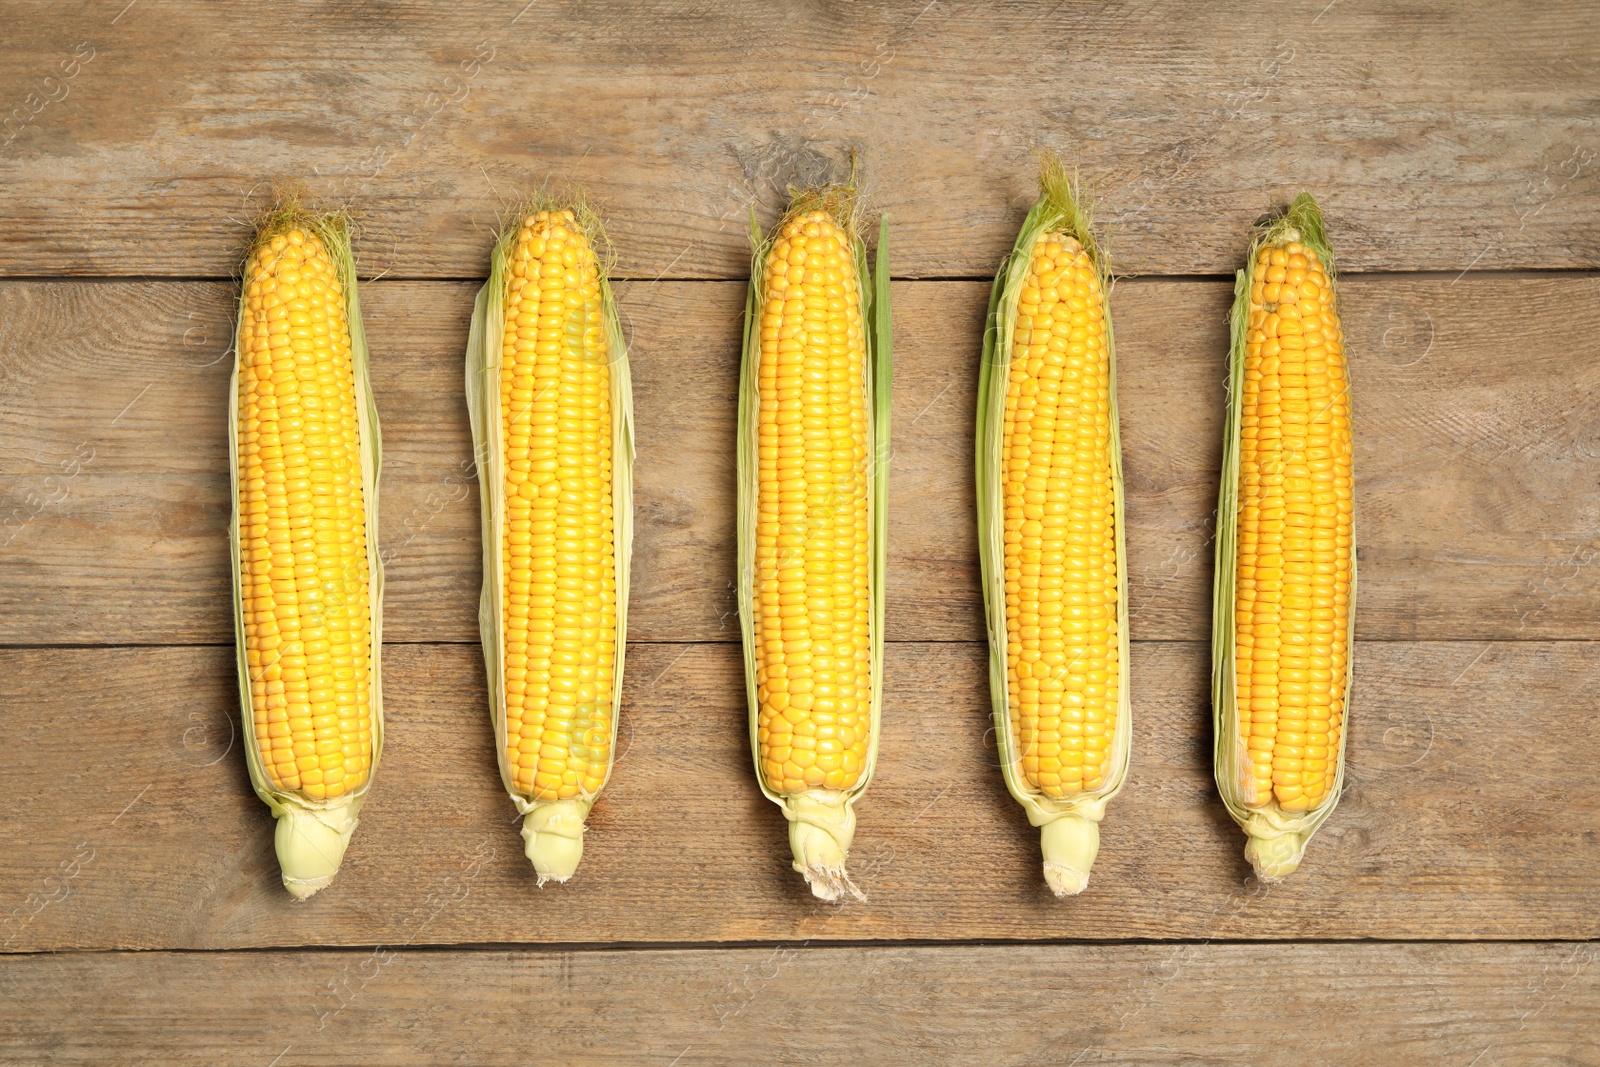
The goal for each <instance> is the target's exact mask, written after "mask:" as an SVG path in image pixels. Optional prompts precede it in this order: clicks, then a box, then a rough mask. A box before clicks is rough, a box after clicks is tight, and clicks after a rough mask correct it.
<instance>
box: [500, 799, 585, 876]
mask: <svg viewBox="0 0 1600 1067" xmlns="http://www.w3.org/2000/svg"><path fill="white" fill-rule="evenodd" d="M593 806H594V798H593V797H573V798H571V799H569V800H552V801H544V802H519V803H518V805H517V807H518V809H519V810H521V812H522V814H523V815H524V816H525V818H524V819H523V820H522V841H523V851H524V852H526V853H527V855H528V859H529V860H531V861H532V862H533V869H534V871H536V872H537V873H538V875H539V885H540V886H541V887H542V886H543V885H544V884H545V883H546V882H557V883H560V882H565V881H566V880H567V879H568V878H571V877H572V876H573V875H574V874H576V873H577V871H578V861H579V860H581V859H583V834H584V830H585V829H586V828H585V826H584V820H586V819H587V818H588V817H589V809H590V808H591V807H593Z"/></svg>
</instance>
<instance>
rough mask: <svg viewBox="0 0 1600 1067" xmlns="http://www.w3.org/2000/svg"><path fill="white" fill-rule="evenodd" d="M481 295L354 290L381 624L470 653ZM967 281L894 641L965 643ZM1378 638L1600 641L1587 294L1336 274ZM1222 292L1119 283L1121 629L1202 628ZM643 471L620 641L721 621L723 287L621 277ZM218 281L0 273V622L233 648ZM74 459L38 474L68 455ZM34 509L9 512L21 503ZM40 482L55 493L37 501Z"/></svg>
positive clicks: (725, 579) (100, 638) (1592, 345)
mask: <svg viewBox="0 0 1600 1067" xmlns="http://www.w3.org/2000/svg"><path fill="white" fill-rule="evenodd" d="M474 291H475V287H474V286H473V285H469V284H460V283H417V282H405V283H390V282H379V283H377V284H373V285H369V286H367V288H366V291H365V293H364V295H363V303H364V307H365V313H366V317H367V320H368V322H369V335H370V341H371V345H372V349H373V353H374V355H373V373H374V377H375V381H376V390H377V397H378V404H379V411H380V415H381V416H382V418H383V430H384V446H385V451H384V484H383V499H382V522H383V542H382V543H383V551H384V553H385V556H386V557H387V558H388V559H389V560H390V564H389V579H390V584H389V588H388V596H387V600H386V607H387V610H386V613H385V627H384V628H385V636H386V637H387V638H388V639H389V640H391V641H397V642H412V641H476V640H477V614H476V611H477V596H478V585H479V581H480V571H479V564H480V559H481V555H480V553H479V551H478V536H479V534H478V497H477V489H476V485H475V483H474V482H473V481H472V474H471V464H470V457H471V445H470V442H469V440H468V437H467V415H466V401H465V398H464V396H463V392H462V354H463V352H464V349H465V346H466V328H467V319H468V317H469V315H470V311H471V304H472V296H473V292H474ZM987 293H988V287H987V286H986V285H985V284H983V283H978V282H918V283H911V282H908V283H901V284H899V285H897V286H896V287H895V300H896V303H895V320H896V333H897V336H896V346H897V347H896V355H897V366H896V377H895V403H894V420H895V421H894V461H893V465H892V469H891V492H892V494H893V495H892V499H891V508H892V510H891V513H890V516H891V517H890V523H891V526H890V533H891V541H890V561H891V563H890V606H889V628H890V629H889V636H890V637H891V639H899V640H916V641H928V640H934V641H940V640H969V641H970V640H978V639H980V638H981V637H982V630H981V625H982V608H981V601H980V600H979V595H978V583H977V564H976V552H977V546H976V535H975V532H974V523H975V520H974V518H973V502H972V493H973V490H972V473H971V469H972V461H971V457H972V423H973V411H974V404H975V396H976V389H977V360H978V351H977V350H978V342H979V337H980V336H981V319H982V316H983V308H984V302H985V300H986V299H987ZM1344 293H1345V305H1344V309H1345V315H1346V320H1347V326H1346V330H1347V333H1348V335H1349V338H1350V345H1351V349H1352V352H1353V364H1354V365H1353V371H1352V374H1353V377H1354V380H1355V385H1356V391H1357V393H1356V402H1355V410H1356V418H1357V422H1358V429H1359V435H1358V437H1357V448H1358V454H1357V457H1356V461H1357V471H1358V474H1359V479H1358V507H1359V517H1358V521H1359V523H1360V547H1361V560H1360V562H1361V568H1362V571H1361V573H1362V581H1363V586H1362V598H1361V611H1360V618H1359V624H1360V636H1361V637H1363V638H1364V639H1369V640H1409V639H1428V640H1434V639H1447V640H1463V639H1476V638H1494V639H1518V638H1524V637H1526V638H1559V639H1571V638H1578V637H1582V638H1585V639H1595V638H1600V567H1590V566H1588V565H1587V564H1588V563H1589V562H1591V561H1592V560H1594V559H1595V558H1596V557H1597V556H1600V492H1595V491H1593V490H1595V489H1596V488H1600V475H1597V474H1596V471H1597V470H1600V465H1597V460H1600V410H1597V409H1596V408H1595V406H1594V403H1593V401H1592V398H1593V397H1594V396H1596V395H1600V285H1597V283H1596V280H1595V279H1594V278H1591V277H1587V276H1581V277H1569V276H1561V275H1557V276H1548V275H1547V276H1527V277H1510V278H1495V279H1489V278H1472V277H1470V276H1469V277H1467V278H1464V279H1461V280H1460V281H1457V282H1452V281H1451V279H1449V278H1431V277H1430V278H1420V279H1418V278H1399V279H1397V278H1393V277H1388V276H1384V277H1371V276H1359V275H1358V276H1354V277H1352V278H1350V279H1349V281H1348V283H1347V284H1346V286H1345V288H1344ZM1230 294H1231V286H1230V285H1229V284H1227V283H1224V282H1216V281H1206V282H1183V281H1171V280H1145V279H1132V280H1129V281H1125V282H1123V283H1121V284H1119V285H1118V287H1117V289H1116V295H1115V298H1114V301H1113V304H1114V314H1115V316H1116V324H1117V342H1118V358H1119V361H1120V365H1119V375H1120V381H1121V396H1120V401H1121V405H1122V416H1123V420H1122V426H1123V437H1124V442H1125V444H1124V452H1125V464H1126V470H1127V478H1128V523H1129V527H1128V529H1129V545H1130V553H1131V559H1130V580H1131V582H1132V588H1131V590H1130V594H1129V596H1130V602H1131V605H1132V611H1133V616H1134V619H1133V625H1134V630H1133V634H1134V637H1135V638H1136V639H1154V640H1205V639H1206V638H1207V636H1208V634H1209V630H1210V611H1211V606H1210V605H1211V597H1210V583H1211V560H1212V552H1213V548H1212V545H1211V542H1210V534H1211V516H1212V513H1213V509H1214V508H1215V502H1216V484H1217V467H1218V463H1219V462H1220V455H1221V441H1222V406H1223V403H1224V400H1225V394H1224V381H1223V364H1224V356H1225V353H1226V349H1227V334H1226V325H1225V323H1226V315H1227V308H1228V302H1229V300H1230ZM619 299H620V301H621V307H622V310H623V313H624V315H625V317H626V320H627V322H628V324H629V328H630V329H631V331H632V336H633V338H634V350H633V369H634V379H635V387H636V401H635V413H636V416H637V420H638V442H639V445H638V447H639V461H638V465H637V468H636V476H637V482H638V504H637V507H638V516H639V522H638V533H637V549H636V555H635V558H634V559H635V573H636V575H637V578H636V582H635V587H634V591H633V596H632V601H631V608H630V613H629V619H628V623H629V633H630V636H632V637H633V638H635V639H636V640H642V641H735V640H737V639H738V628H737V626H736V625H735V623H736V621H737V620H736V616H735V614H734V607H735V605H734V597H733V591H732V588H731V581H732V578H733V543H732V542H733V460H732V446H733V439H732V435H731V427H732V426H733V423H734V419H735V411H734V397H735V393H736V391H737V388H738V318H739V315H740V314H741V313H742V309H743V303H744V291H743V287H742V286H741V285H739V284H737V283H731V282H662V283H657V284H625V285H623V286H622V287H621V291H620V297H619ZM231 314H232V310H231V307H230V294H229V290H228V287H227V286H225V285H222V284H214V283H89V282H14V283H3V282H0V344H3V345H4V347H5V349H6V350H8V351H11V352H15V353H17V356H18V358H17V359H16V360H15V363H16V366H17V369H16V372H15V381H14V383H13V385H12V388H11V389H9V390H7V391H6V392H5V393H3V394H0V419H3V420H4V424H5V426H6V427H7V428H8V429H9V430H10V431H11V432H9V433H7V434H6V435H5V437H4V440H3V441H0V464H3V468H0V469H3V470H4V472H5V473H3V474H0V523H4V522H5V521H6V520H5V516H6V515H7V514H10V515H12V516H13V518H12V519H11V523H12V527H11V528H10V529H5V531H4V532H3V533H0V540H4V539H6V538H11V541H10V543H9V544H8V545H7V546H6V549H5V551H4V553H3V554H0V639H4V640H7V641H11V642H20V643H28V644H41V643H47V644H174V643H191V642H208V643H215V642H223V641H228V640H231V639H232V625H233V623H232V616H231V609H230V606H229V601H228V578H227V567H228V556H227V540H226V536H227V524H228V499H227V494H228V479H227V474H226V468H227V436H226V427H225V415H224V413H225V411H226V400H227V382H228V371H229V360H228V358H227V355H226V353H227V349H228V344H229V340H230V337H229V331H230V329H231V325H230V324H231V321H232V320H231V317H230V316H231ZM75 455H85V456H88V457H89V458H88V460H87V462H86V463H85V464H84V465H83V468H82V472H81V473H80V474H79V475H78V476H77V477H75V478H71V479H66V480H63V481H60V482H59V483H53V482H49V478H50V476H51V475H56V476H58V477H59V476H60V475H62V471H61V469H60V465H61V463H62V462H64V461H68V460H70V459H71V458H72V457H74V456H75ZM29 493H33V494H35V496H37V497H39V498H41V499H43V500H50V501H52V502H51V503H49V504H48V505H47V506H46V507H45V508H44V509H43V510H41V511H40V512H39V514H38V515H37V516H35V517H32V518H29V513H30V510H31V509H30V508H29V507H28V504H27V500H28V494H29ZM56 498H58V499H56Z"/></svg>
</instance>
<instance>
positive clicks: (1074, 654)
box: [1001, 233, 1120, 797]
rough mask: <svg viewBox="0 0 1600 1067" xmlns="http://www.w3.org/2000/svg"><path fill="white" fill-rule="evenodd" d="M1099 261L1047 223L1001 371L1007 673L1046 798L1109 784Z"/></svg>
mask: <svg viewBox="0 0 1600 1067" xmlns="http://www.w3.org/2000/svg"><path fill="white" fill-rule="evenodd" d="M1104 309H1105V297H1104V293H1103V292H1102V288H1101V283H1100V276H1099V272H1098V270H1097V269H1096V267H1095V264H1094V262H1093V260H1092V259H1091V257H1090V256H1089V255H1088V253H1087V252H1086V251H1085V250H1084V249H1083V247H1082V246H1081V245H1080V244H1079V242H1078V241H1077V240H1076V239H1075V238H1073V237H1071V236H1066V235H1063V234H1060V233H1046V234H1043V235H1041V236H1040V237H1039V239H1038V240H1037V241H1036V242H1035V244H1034V247H1033V251H1032V256H1031V262H1030V264H1029V267H1028V273H1027V275H1026V277H1025V279H1024V280H1023V282H1022V288H1021V295H1020V298H1019V303H1018V307H1017V319H1016V330H1015V336H1014V339H1013V346H1012V351H1011V363H1010V367H1009V372H1008V375H1007V382H1006V398H1005V430H1004V437H1003V443H1002V448H1001V482H1002V492H1003V502H1004V507H1005V596H1006V631H1007V633H1006V674H1007V692H1008V699H1009V712H1010V716H1011V736H1012V738H1013V739H1014V744H1015V748H1016V751H1015V758H1016V759H1017V761H1018V763H1019V768H1018V769H1019V770H1020V771H1021V774H1022V777H1023V779H1024V780H1025V781H1026V782H1027V783H1028V784H1029V785H1030V786H1032V787H1033V788H1035V789H1037V790H1038V791H1039V792H1041V793H1043V794H1044V795H1045V796H1049V797H1070V796H1073V795H1076V794H1078V793H1083V792H1087V791H1090V790H1095V789H1099V788H1100V787H1101V786H1103V785H1105V784H1106V775H1107V773H1108V770H1109V769H1110V759H1111V752H1112V747H1113V740H1114V736H1115V731H1116V726H1117V708H1118V699H1119V695H1120V694H1119V693H1118V681H1119V667H1120V665H1119V662H1118V657H1119V644H1120V642H1119V634H1118V631H1117V625H1118V621H1117V620H1118V597H1117V577H1118V576H1117V541H1116V506H1115V490H1114V488H1113V480H1112V461H1111V432H1112V427H1111V422H1110V410H1111V359H1110V346H1109V343H1108V338H1107V333H1106V322H1105V310H1104Z"/></svg>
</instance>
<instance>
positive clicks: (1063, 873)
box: [1039, 812, 1100, 897]
mask: <svg viewBox="0 0 1600 1067" xmlns="http://www.w3.org/2000/svg"><path fill="white" fill-rule="evenodd" d="M1039 846H1040V848H1041V850H1042V851H1043V852H1044V880H1045V882H1046V883H1048V884H1049V886H1050V889H1051V891H1052V892H1054V893H1055V895H1056V896H1058V897H1071V896H1077V895H1078V894H1079V893H1081V892H1083V890H1084V887H1086V886H1087V885H1088V884H1089V868H1090V867H1092V866H1094V858H1095V855H1096V854H1097V853H1099V851H1100V822H1099V820H1097V819H1092V818H1085V817H1084V816H1082V815H1079V814H1077V813H1075V812H1068V813H1065V814H1063V815H1062V816H1061V817H1060V818H1056V819H1052V820H1050V821H1049V822H1047V823H1045V824H1044V825H1043V826H1042V827H1040V829H1039Z"/></svg>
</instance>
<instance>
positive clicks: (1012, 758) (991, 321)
mask: <svg viewBox="0 0 1600 1067" xmlns="http://www.w3.org/2000/svg"><path fill="white" fill-rule="evenodd" d="M1049 233H1062V234H1066V235H1068V236H1071V237H1073V238H1076V239H1077V241H1078V242H1079V244H1081V245H1082V246H1083V247H1084V249H1085V250H1086V251H1087V252H1088V253H1089V255H1090V257H1091V258H1092V259H1093V261H1094V264H1095V266H1096V268H1097V270H1098V271H1099V274H1100V280H1101V291H1102V293H1104V294H1105V298H1106V306H1105V307H1104V308H1103V309H1102V310H1103V312H1104V316H1105V324H1106V345H1107V350H1108V356H1109V361H1110V394H1111V397H1110V423H1111V441H1110V453H1111V475H1112V490H1113V506H1114V508H1115V511H1116V515H1115V530H1116V545H1117V631H1118V643H1119V655H1118V678H1117V721H1116V730H1115V736H1114V738H1113V742H1112V749H1111V754H1110V768H1109V770H1108V773H1107V775H1106V781H1105V784H1103V785H1102V786H1101V787H1100V788H1098V789H1095V790H1092V791H1088V792H1084V793H1079V794H1077V795H1075V796H1071V797H1061V798H1056V797H1050V796H1046V795H1045V794H1044V793H1042V792H1040V791H1039V790H1037V789H1035V788H1033V787H1032V786H1030V785H1029V784H1028V782H1027V781H1026V779H1025V778H1024V777H1023V775H1022V773H1021V769H1020V761H1021V756H1022V753H1021V752H1020V751H1019V750H1018V743H1017V740H1016V738H1015V737H1013V735H1012V732H1011V716H1010V712H1009V693H1008V688H1009V679H1008V673H1007V670H1006V641H1007V631H1006V601H1005V505H1004V501H1003V500H1002V492H1003V486H1002V478H1001V461H1002V450H1003V448H1004V445H1005V440H1004V435H1005V398H1006V384H1007V379H1008V375H1009V373H1010V364H1011V351H1012V344H1013V339H1014V337H1015V333H1016V321H1017V305H1018V300H1019V297H1020V295H1021V290H1022V283H1023V280H1024V278H1025V277H1026V275H1027V271H1028V265H1029V262H1030V260H1031V258H1032V254H1033V246H1034V244H1035V242H1037V241H1038V239H1039V238H1040V237H1041V236H1043V235H1045V234H1049ZM1111 285H1112V279H1111V274H1110V271H1109V269H1108V266H1107V264H1106V260H1105V256H1104V253H1103V252H1102V250H1101V249H1100V247H1099V245H1098V244H1097V243H1096V241H1095V238H1094V233H1093V231H1092V229H1091V226H1090V220H1089V217H1088V214H1087V212H1086V211H1085V210H1084V209H1083V207H1082V206H1081V205H1080V204H1079V202H1078V199H1077V196H1076V195H1075V192H1074V190H1073V188H1072V183H1071V182H1070V181H1069V179H1068V177H1067V174H1066V170H1065V168H1063V167H1062V165H1061V163H1060V161H1059V160H1057V159H1055V158H1054V157H1051V156H1046V157H1045V158H1044V160H1043V166H1042V174H1041V177H1040V196H1039V199H1038V201H1037V202H1035V203H1034V205H1033V208H1032V209H1031V210H1030V211H1029V212H1028V215H1027V218H1026V219H1024V220H1023V223H1022V229H1021V232H1020V233H1018V235H1017V240H1016V244H1015V245H1014V246H1013V248H1012V251H1011V254H1010V255H1009V256H1008V257H1007V258H1006V260H1005V261H1004V262H1003V263H1002V264H1001V266H1000V271H999V273H998V274H997V275H996V276H995V280H994V286H993V288H992V289H991V291H990V297H989V313H988V317H987V319H986V320H985V328H984V336H983V365H982V368H981V373H980V376H979V381H978V419H977V432H976V446H977V448H976V471H975V475H976V484H977V497H978V499H977V505H978V507H977V511H978V559H979V564H980V572H981V575H982V582H983V602H984V609H985V614H986V617H987V620H988V630H989V692H990V698H991V704H992V708H993V714H994V727H995V735H996V738H997V739H998V744H999V750H1000V766H1001V770H1002V772H1003V774H1004V776H1005V782H1006V788H1007V789H1008V790H1009V791H1010V793H1011V795H1012V796H1013V797H1014V798H1016V800H1017V803H1019V804H1021V805H1022V807H1023V810H1024V811H1025V812H1026V813H1027V816H1028V821H1029V822H1030V823H1032V824H1033V825H1034V826H1037V827H1040V846H1041V849H1042V851H1043V853H1044V873H1045V879H1046V881H1047V882H1048V883H1049V884H1050V887H1051V889H1052V890H1054V891H1055V893H1056V895H1057V896H1070V895H1072V894H1074V893H1077V892H1079V891H1081V890H1082V889H1083V888H1084V886H1085V885H1087V883H1088V877H1089V868H1090V865H1091V864H1092V863H1093V862H1094V857H1095V854H1096V852H1097V851H1098V849H1099V823H1100V820H1101V819H1102V818H1104V816H1105V810H1106V805H1107V804H1108V803H1109V802H1110V801H1111V799H1112V798H1113V797H1115V796H1116V795H1117V793H1118V792H1119V791H1120V790H1121V789H1122V785H1123V782H1124V781H1125V780H1126V778H1127V773H1128V760H1129V755H1130V752H1131V735H1132V730H1133V702H1132V695H1131V691H1130V690H1131V686H1130V675H1129V666H1130V665H1129V655H1128V568H1127V550H1126V547H1125V539H1124V520H1123V515H1124V511H1123V479H1122V444H1121V440H1122V438H1121V431H1120V427H1119V424H1118V419H1117V359H1116V344H1115V340H1114V336H1113V331H1112V326H1111V309H1110V295H1111Z"/></svg>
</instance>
